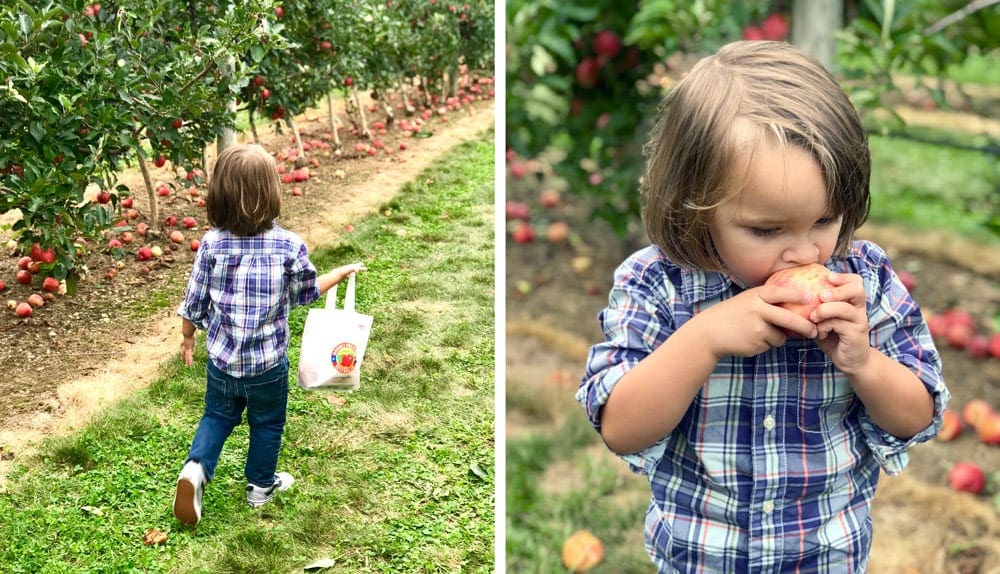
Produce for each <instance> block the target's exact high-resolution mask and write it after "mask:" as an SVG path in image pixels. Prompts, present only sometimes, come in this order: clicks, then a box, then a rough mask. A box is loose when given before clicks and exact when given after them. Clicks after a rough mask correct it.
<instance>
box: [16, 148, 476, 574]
mask: <svg viewBox="0 0 1000 574" xmlns="http://www.w3.org/2000/svg"><path fill="white" fill-rule="evenodd" d="M492 141H493V134H492V132H489V133H484V134H482V135H481V136H480V137H479V138H478V139H477V141H475V142H472V143H469V144H465V145H463V146H460V147H459V148H456V149H455V150H454V151H453V152H452V153H450V154H449V155H448V157H447V158H446V159H445V160H443V161H442V162H441V163H438V164H436V165H435V166H434V167H432V168H431V170H429V171H428V172H426V173H424V174H422V175H421V176H420V177H418V179H417V180H416V183H412V184H410V185H409V186H407V188H406V189H405V190H404V191H403V192H402V193H401V194H400V195H399V196H398V198H397V199H395V200H393V201H392V202H391V203H390V204H388V205H385V206H383V207H382V208H381V209H380V210H379V213H377V214H371V215H370V216H367V217H365V218H364V219H362V220H361V221H358V222H355V226H356V231H355V232H354V233H352V234H351V235H350V236H346V237H345V239H344V242H342V243H339V244H334V245H330V246H327V247H326V248H324V249H319V250H316V251H314V252H313V253H312V254H311V257H312V260H313V262H314V263H315V264H316V266H317V268H319V269H320V270H325V269H329V268H331V267H333V266H335V265H340V264H343V263H345V262H349V261H353V260H363V261H365V262H366V263H367V265H368V269H369V271H368V272H366V273H364V274H362V275H361V276H360V277H359V280H358V301H359V308H360V310H361V311H362V312H366V313H370V314H372V315H374V316H375V323H374V326H373V333H372V337H371V341H370V343H369V348H368V351H367V353H366V356H365V363H364V368H363V371H362V388H361V390H359V391H357V392H355V393H351V394H336V395H331V394H328V393H325V392H304V391H302V390H300V389H298V388H297V387H293V388H292V390H291V391H290V393H289V406H288V411H289V422H288V424H287V426H286V430H285V435H284V440H283V446H282V452H281V458H280V461H279V466H280V467H281V468H282V469H286V470H288V471H290V472H292V474H293V475H294V476H295V478H296V483H295V486H294V487H293V488H292V490H291V491H289V492H287V493H284V494H283V495H282V496H281V497H279V498H277V499H276V500H275V501H274V502H272V503H270V504H268V505H266V506H265V507H263V508H262V509H260V510H257V511H253V510H250V509H249V508H248V507H247V506H246V504H245V502H244V501H243V489H244V486H245V482H244V478H243V461H244V455H245V450H246V444H247V428H246V426H239V427H237V429H236V431H235V432H234V433H233V435H232V436H231V437H230V439H229V441H228V442H227V443H226V447H225V448H224V450H223V453H222V458H221V460H220V462H219V466H218V468H217V470H216V476H215V480H214V481H213V482H212V483H211V484H210V485H209V486H208V488H207V489H206V492H205V499H204V509H205V510H204V514H203V518H202V522H201V524H199V526H198V527H197V529H189V528H186V527H183V526H182V525H180V524H179V523H178V522H176V520H174V519H173V517H172V515H171V510H170V504H171V500H172V497H173V486H174V483H175V481H176V478H177V472H178V471H179V469H180V465H181V464H182V463H183V461H184V457H185V456H186V453H187V448H188V446H189V444H190V441H191V438H192V436H193V433H194V430H195V427H196V425H197V421H198V418H199V417H200V414H201V409H202V407H203V402H202V397H203V393H204V365H205V361H206V356H205V354H204V344H203V342H200V344H199V348H198V354H197V355H196V365H195V367H192V368H185V367H184V366H183V365H182V363H181V362H180V361H179V360H177V359H174V360H171V361H168V362H167V363H165V364H164V365H162V366H161V376H160V377H159V379H158V380H157V381H155V382H154V383H152V384H151V385H150V386H149V387H147V388H145V389H143V390H140V391H137V392H135V393H134V394H133V395H131V396H130V397H128V398H127V399H125V400H123V401H121V402H119V403H116V404H114V405H112V406H111V407H110V408H108V409H106V410H105V411H102V413H101V414H100V415H99V416H97V417H96V418H95V419H94V420H92V421H91V422H90V423H89V424H88V425H87V426H86V427H85V428H82V429H79V430H77V431H76V432H73V433H72V434H70V435H67V436H63V437H58V438H52V439H49V440H47V441H46V442H45V443H43V444H42V445H41V446H40V448H39V453H38V454H37V455H36V456H34V457H30V458H26V459H23V460H21V461H20V462H19V464H18V465H17V466H16V467H15V469H14V471H13V472H12V473H11V475H10V477H9V478H10V480H9V483H8V491H7V492H5V493H3V494H0V540H2V543H0V572H5V573H21V572H31V573H62V572H66V573H70V572H72V573H78V572H108V573H112V572H114V573H118V572H212V573H215V572H248V573H252V572H261V573H265V572H266V573H273V572H301V571H302V567H303V566H304V565H305V564H307V563H309V562H311V561H314V560H316V559H319V558H326V557H329V558H332V559H334V560H335V561H336V565H335V566H334V567H333V568H332V569H330V570H328V571H329V572H387V573H389V572H391V573H395V572H492V571H493V539H494V532H493V525H494V518H493V514H494V513H493V508H494V507H493V497H494V477H493V452H494V444H493V440H494V438H493V437H494V422H493V421H494V416H493V397H494V380H493V372H494V371H493V367H494V348H493V333H494V317H493V298H494V285H493V225H492V221H493V217H492V208H493V146H492ZM318 304H319V303H316V304H314V306H315V305H318ZM306 314H307V309H304V308H299V309H296V310H295V311H294V312H293V314H292V316H291V319H290V324H291V330H292V333H293V334H295V335H296V336H298V335H299V334H301V330H302V325H303V322H304V320H305V316H306ZM298 344H299V341H298V339H297V338H296V339H293V341H292V342H291V345H290V347H289V349H290V351H289V357H290V359H291V361H292V367H293V373H294V369H295V365H296V363H297V359H298V356H297V352H296V350H297V348H298ZM331 396H336V397H343V398H345V399H346V402H345V404H343V405H340V406H338V405H335V404H333V403H331V402H330V401H328V400H327V399H328V398H329V397H331ZM150 528H157V529H159V530H161V531H163V532H165V533H167V535H168V537H169V538H168V541H167V542H166V543H165V544H163V545H159V546H145V545H144V544H143V542H142V537H143V533H144V532H145V531H146V530H147V529H150Z"/></svg>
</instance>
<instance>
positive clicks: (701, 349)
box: [577, 42, 949, 574]
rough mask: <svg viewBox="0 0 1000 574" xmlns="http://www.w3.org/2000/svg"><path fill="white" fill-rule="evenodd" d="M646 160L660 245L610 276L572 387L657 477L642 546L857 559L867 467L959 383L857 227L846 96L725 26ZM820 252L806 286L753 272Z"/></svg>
mask: <svg viewBox="0 0 1000 574" xmlns="http://www.w3.org/2000/svg"><path fill="white" fill-rule="evenodd" d="M646 156H647V162H648V163H647V169H646V173H645V176H644V178H643V182H642V191H643V194H644V198H643V200H644V210H643V219H644V224H645V229H646V233H647V235H648V236H649V238H650V240H651V243H652V245H651V246H649V247H646V248H644V249H642V250H640V251H638V252H636V253H634V254H633V255H632V256H630V257H629V258H628V259H627V260H626V261H625V262H624V263H623V264H622V265H621V266H620V267H618V269H617V271H616V272H615V275H614V285H613V287H612V289H611V293H610V296H609V303H608V306H607V308H605V309H604V310H603V311H602V312H601V313H600V316H599V320H600V322H601V325H602V328H603V330H604V334H605V341H604V342H603V343H600V344H597V345H595V346H594V347H592V349H591V351H590V355H589V357H588V363H587V369H586V374H585V375H584V378H583V381H582V382H581V385H580V389H579V391H578V393H577V399H578V400H579V401H580V402H581V403H582V404H583V406H584V407H585V408H586V412H587V416H588V417H589V419H590V421H591V423H592V424H593V425H594V427H595V428H596V429H597V431H598V432H599V433H600V434H601V437H602V438H603V440H604V441H605V442H606V443H607V445H608V447H609V448H610V449H611V450H612V451H614V452H615V453H617V454H619V455H620V456H621V457H622V458H623V459H624V460H625V461H627V462H628V464H629V466H630V468H631V469H632V470H633V471H635V472H638V473H641V474H644V475H646V476H647V477H648V480H649V485H650V487H651V491H652V501H651V503H650V505H649V508H648V510H647V512H646V522H645V524H646V526H645V539H646V548H647V551H648V552H649V554H650V556H651V558H652V559H653V562H654V563H655V564H656V566H657V568H659V571H660V572H671V573H673V572H683V573H689V572H719V573H725V574H731V573H735V572H779V571H780V572H786V571H787V572H792V571H795V572H863V571H864V570H865V567H866V565H867V561H868V554H869V550H870V547H871V540H872V521H871V515H870V506H871V501H872V496H873V495H874V493H875V485H876V482H877V481H878V478H879V471H880V469H881V470H883V471H885V472H886V473H887V474H890V475H894V474H897V473H899V472H900V471H901V470H903V467H904V466H906V463H907V454H906V450H907V449H908V448H909V447H911V446H912V445H914V444H916V443H920V442H924V441H927V440H929V439H930V438H932V437H934V436H935V434H936V433H937V430H938V428H939V427H940V423H941V414H942V412H943V410H944V407H945V404H946V403H947V401H948V398H949V392H948V390H947V388H946V387H945V383H944V381H943V380H942V377H941V365H940V358H939V356H938V353H937V351H936V349H935V348H934V344H933V342H932V341H931V338H930V335H929V334H928V330H927V327H926V325H925V323H924V320H923V318H922V316H921V313H920V309H919V308H918V307H917V305H916V304H915V303H914V301H913V299H912V298H911V297H910V295H909V293H907V291H906V289H905V288H904V287H903V285H902V283H901V282H900V281H899V278H898V277H897V276H896V274H895V273H894V272H893V269H892V266H891V265H890V262H889V259H888V258H887V257H886V254H885V252H884V251H883V250H882V249H880V248H879V247H878V246H877V245H875V244H873V243H870V242H867V241H855V240H854V239H853V235H854V233H855V231H856V230H857V228H858V227H859V226H860V225H861V223H862V222H863V221H864V220H865V218H866V217H867V215H868V207H869V174H870V158H869V152H868V143H867V140H866V137H865V133H864V131H863V129H862V126H861V122H860V119H859V117H858V114H857V112H856V110H855V109H854V108H853V107H852V105H851V103H850V101H849V100H848V98H847V96H846V95H845V94H844V92H843V91H842V90H841V89H840V87H839V86H838V85H837V83H836V82H835V81H834V79H833V78H832V77H831V76H830V74H828V73H827V71H826V70H825V69H823V67H822V66H821V65H820V64H819V63H818V62H816V61H815V60H813V59H812V58H810V57H809V56H807V55H805V54H804V53H802V52H801V51H800V50H798V49H797V48H795V47H793V46H791V45H788V44H784V43H776V42H736V43H733V44H729V45H727V46H724V47H723V48H722V49H720V50H719V51H718V52H717V53H716V54H715V55H713V56H710V57H708V58H705V59H703V60H701V61H700V62H699V63H698V64H697V65H696V66H695V67H694V68H693V69H692V70H691V71H690V73H688V75H687V76H686V77H685V78H684V79H683V80H681V81H680V82H679V83H678V84H677V85H676V86H675V87H674V88H673V89H672V90H671V91H670V93H669V94H668V95H667V96H666V98H665V99H664V102H663V105H662V107H661V109H660V114H659V117H658V121H657V124H656V126H655V128H654V130H653V133H652V137H651V138H650V140H649V142H648V144H647V147H646ZM810 263H815V264H821V265H822V266H824V267H825V269H826V270H825V271H822V274H824V275H826V279H827V280H828V281H829V283H830V284H829V285H828V286H827V288H825V289H823V290H822V291H821V292H820V293H819V295H817V296H810V295H807V294H803V292H801V291H800V290H798V289H795V288H792V287H789V286H778V285H771V284H765V281H766V279H767V278H768V277H769V276H770V275H771V274H772V273H775V272H776V271H779V270H782V269H786V268H790V267H793V266H797V265H804V264H810ZM815 303H819V306H818V307H816V308H815V310H813V311H812V312H811V313H809V314H808V318H806V317H805V316H802V315H799V314H796V313H795V312H794V311H792V310H790V309H788V308H786V307H785V306H784V305H794V304H803V305H808V304H815Z"/></svg>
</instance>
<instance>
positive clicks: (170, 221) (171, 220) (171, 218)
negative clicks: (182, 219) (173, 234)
mask: <svg viewBox="0 0 1000 574" xmlns="http://www.w3.org/2000/svg"><path fill="white" fill-rule="evenodd" d="M163 224H164V225H166V226H167V227H173V226H175V225H177V216H176V215H168V216H167V217H166V218H165V219H164V220H163Z"/></svg>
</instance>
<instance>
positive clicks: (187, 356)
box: [181, 318, 197, 367]
mask: <svg viewBox="0 0 1000 574" xmlns="http://www.w3.org/2000/svg"><path fill="white" fill-rule="evenodd" d="M196 330H197V329H196V328H195V326H194V323H192V322H191V321H188V320H187V319H183V318H182V319H181V336H183V337H184V339H183V340H182V341H181V357H183V358H184V364H185V365H187V366H188V367H190V366H191V365H192V363H194V343H195V340H194V334H195V331H196Z"/></svg>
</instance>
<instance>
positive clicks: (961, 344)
mask: <svg viewBox="0 0 1000 574" xmlns="http://www.w3.org/2000/svg"><path fill="white" fill-rule="evenodd" d="M975 334H976V330H975V329H974V328H973V327H970V326H969V325H966V324H964V323H951V324H950V325H948V330H947V331H945V333H944V337H945V339H946V340H947V341H948V345H950V346H951V347H953V348H955V349H964V348H965V346H966V345H967V344H968V343H969V340H971V339H972V337H973V336H974V335H975Z"/></svg>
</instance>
